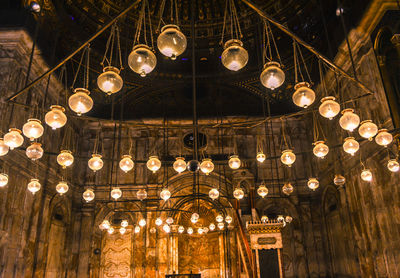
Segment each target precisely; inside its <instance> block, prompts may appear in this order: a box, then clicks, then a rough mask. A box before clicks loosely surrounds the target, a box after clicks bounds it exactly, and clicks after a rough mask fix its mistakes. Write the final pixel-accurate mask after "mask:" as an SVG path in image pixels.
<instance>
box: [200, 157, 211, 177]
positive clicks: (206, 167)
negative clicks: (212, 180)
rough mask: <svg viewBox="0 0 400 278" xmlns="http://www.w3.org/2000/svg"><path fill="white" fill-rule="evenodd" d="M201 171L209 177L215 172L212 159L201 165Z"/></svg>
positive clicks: (205, 160) (207, 159)
mask: <svg viewBox="0 0 400 278" xmlns="http://www.w3.org/2000/svg"><path fill="white" fill-rule="evenodd" d="M200 170H201V171H202V172H203V173H204V174H206V175H209V174H210V173H211V172H212V171H214V163H213V162H212V160H211V159H210V158H205V159H203V161H202V162H201V163H200Z"/></svg>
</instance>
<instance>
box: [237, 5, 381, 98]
mask: <svg viewBox="0 0 400 278" xmlns="http://www.w3.org/2000/svg"><path fill="white" fill-rule="evenodd" d="M241 1H242V2H243V3H245V4H246V5H247V6H249V7H250V8H251V9H253V10H254V11H256V12H257V13H258V14H259V15H260V16H261V17H263V18H265V19H266V20H268V21H269V22H271V23H272V24H274V25H275V26H276V27H278V29H280V30H281V31H282V32H284V33H285V34H287V35H288V36H290V37H292V38H293V39H294V40H295V41H296V42H298V43H299V44H301V45H302V46H304V47H305V48H306V49H307V50H308V51H310V52H311V53H313V54H314V55H315V56H317V57H318V58H319V59H321V60H322V61H324V62H325V63H327V64H328V65H329V66H331V67H332V68H334V69H336V70H337V71H338V72H339V73H341V74H343V75H344V76H345V77H347V78H348V79H350V80H352V81H353V82H355V83H356V84H357V85H358V87H360V88H361V89H363V90H364V91H366V92H367V93H368V94H373V93H374V92H373V91H372V90H371V89H369V88H368V87H367V86H366V85H364V84H363V83H361V82H360V81H358V80H357V79H355V78H354V77H352V76H351V75H349V74H348V73H347V72H346V71H345V70H344V69H342V68H341V67H339V66H338V65H336V64H335V63H334V62H332V61H331V60H329V59H328V58H327V57H325V56H324V55H323V54H321V53H320V52H319V51H318V50H316V49H315V48H314V47H312V46H311V45H309V44H308V43H307V42H305V41H304V40H303V39H301V38H300V37H298V36H297V35H296V34H294V33H293V32H292V31H291V30H289V29H288V28H287V27H285V26H283V25H282V24H281V23H279V22H278V21H276V20H275V19H274V18H272V17H271V16H269V15H268V14H267V13H266V12H264V11H263V10H261V9H260V8H259V7H258V6H257V5H255V4H254V3H253V2H252V1H250V0H241Z"/></svg>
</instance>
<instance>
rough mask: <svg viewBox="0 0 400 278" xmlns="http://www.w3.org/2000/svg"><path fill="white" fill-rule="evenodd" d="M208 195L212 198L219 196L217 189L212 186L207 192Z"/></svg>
mask: <svg viewBox="0 0 400 278" xmlns="http://www.w3.org/2000/svg"><path fill="white" fill-rule="evenodd" d="M208 196H209V197H210V198H211V199H212V200H216V199H218V197H219V191H218V189H216V188H212V189H211V190H210V191H209V192H208Z"/></svg>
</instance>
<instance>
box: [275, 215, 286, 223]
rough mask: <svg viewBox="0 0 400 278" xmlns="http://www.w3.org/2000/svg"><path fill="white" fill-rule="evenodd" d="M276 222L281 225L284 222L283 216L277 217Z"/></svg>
mask: <svg viewBox="0 0 400 278" xmlns="http://www.w3.org/2000/svg"><path fill="white" fill-rule="evenodd" d="M276 220H277V221H278V222H280V223H283V222H284V221H285V218H284V217H283V215H278V217H277V218H276Z"/></svg>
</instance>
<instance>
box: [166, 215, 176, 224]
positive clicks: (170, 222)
mask: <svg viewBox="0 0 400 278" xmlns="http://www.w3.org/2000/svg"><path fill="white" fill-rule="evenodd" d="M165 223H167V224H168V225H171V224H172V223H174V219H173V218H172V217H168V218H167V220H165Z"/></svg>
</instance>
